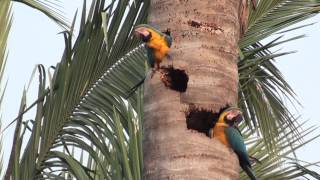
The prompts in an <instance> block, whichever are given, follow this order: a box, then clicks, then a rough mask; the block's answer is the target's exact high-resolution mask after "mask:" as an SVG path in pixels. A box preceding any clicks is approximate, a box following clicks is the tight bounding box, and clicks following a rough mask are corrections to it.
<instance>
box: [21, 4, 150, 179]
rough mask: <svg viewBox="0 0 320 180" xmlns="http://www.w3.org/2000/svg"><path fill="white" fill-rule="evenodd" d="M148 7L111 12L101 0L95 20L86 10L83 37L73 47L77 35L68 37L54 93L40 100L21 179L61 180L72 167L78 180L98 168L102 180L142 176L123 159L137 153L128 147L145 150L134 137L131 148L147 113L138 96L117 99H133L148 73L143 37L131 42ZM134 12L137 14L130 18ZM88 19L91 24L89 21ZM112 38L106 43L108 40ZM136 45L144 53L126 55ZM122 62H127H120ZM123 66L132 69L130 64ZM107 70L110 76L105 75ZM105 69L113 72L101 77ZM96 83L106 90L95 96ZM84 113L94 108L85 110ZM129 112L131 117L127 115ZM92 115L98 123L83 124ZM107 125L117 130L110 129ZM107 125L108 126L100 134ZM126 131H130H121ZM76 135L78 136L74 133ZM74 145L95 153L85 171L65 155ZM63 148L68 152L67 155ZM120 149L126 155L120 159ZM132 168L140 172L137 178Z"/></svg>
mask: <svg viewBox="0 0 320 180" xmlns="http://www.w3.org/2000/svg"><path fill="white" fill-rule="evenodd" d="M148 6H149V3H144V2H143V1H135V5H132V2H131V1H130V0H128V1H121V2H119V3H117V2H115V1H113V2H111V4H110V6H109V7H108V8H107V9H104V1H99V0H97V1H94V2H93V4H92V6H91V9H90V11H89V14H88V16H86V14H85V13H86V10H85V9H84V10H83V14H82V22H81V25H80V26H81V27H80V32H79V35H78V37H77V39H76V41H75V43H74V44H71V42H72V39H71V38H72V36H71V34H72V32H68V31H66V32H64V33H63V34H64V37H65V44H66V48H65V52H64V55H63V57H62V60H61V62H60V63H58V64H57V66H56V68H55V73H54V75H53V78H52V82H51V84H52V86H51V89H49V92H50V93H49V94H48V95H46V96H45V98H44V99H43V98H42V101H37V111H36V112H37V114H36V117H35V119H33V120H32V121H31V122H32V124H30V123H29V126H31V129H32V131H31V136H30V138H27V137H25V138H26V141H27V145H26V147H25V151H24V152H23V153H22V154H21V156H20V159H21V160H20V163H19V165H20V166H19V176H20V177H24V178H27V179H34V178H42V177H48V176H51V177H52V176H56V177H58V176H61V175H62V174H63V173H62V172H64V171H67V170H68V172H69V173H70V172H71V174H72V176H76V177H77V178H79V179H87V177H93V175H92V173H93V171H94V172H96V171H99V172H101V173H102V174H101V176H103V177H105V178H109V179H110V177H111V176H121V175H122V174H123V173H124V172H125V173H126V174H127V175H128V178H130V177H131V176H133V177H138V176H140V173H136V172H137V171H136V170H137V169H139V166H138V167H136V166H135V164H133V163H135V162H131V161H130V162H129V163H128V161H127V162H125V161H124V160H125V158H124V157H123V156H124V155H126V152H127V151H128V150H129V149H130V148H128V147H131V146H139V148H140V150H141V144H139V143H141V140H135V141H133V140H134V139H133V138H132V143H133V144H132V145H130V144H128V143H129V142H128V135H130V136H131V134H134V133H136V132H138V131H137V128H136V126H138V124H141V123H138V122H136V121H137V117H136V116H139V117H141V114H140V113H138V112H142V111H141V110H139V109H138V108H141V98H139V99H137V98H136V96H134V97H132V98H131V99H130V102H128V103H129V104H128V105H127V104H126V103H124V102H121V101H122V98H120V96H118V95H117V94H120V95H121V92H122V95H126V94H125V93H126V92H127V91H128V90H129V89H130V87H132V86H133V85H134V83H135V82H136V81H138V80H140V79H141V78H142V77H143V76H144V60H145V56H144V52H143V48H142V46H139V47H137V46H138V40H136V39H133V38H132V32H131V31H132V27H133V26H134V25H135V24H140V23H144V22H145V21H146V12H147V9H148ZM84 7H85V6H84ZM103 12H106V13H107V17H108V18H104V19H106V20H107V22H103V23H102V17H101V14H102V13H103ZM127 13H128V14H131V16H126V15H127ZM85 19H87V20H86V21H84V20H85ZM102 24H108V26H107V27H106V26H105V27H102ZM71 30H72V28H71ZM105 36H107V38H104V37H105ZM106 39H107V43H106V42H105V40H106ZM107 44H108V45H107ZM133 47H137V49H134V50H133V51H132V52H130V53H129V54H128V55H126V53H127V52H129V50H130V49H133ZM135 52H136V53H135ZM126 57H130V61H124V59H126ZM118 59H120V60H119V61H118V62H117V63H116V61H117V60H118ZM124 65H129V69H124V73H125V74H126V75H123V74H121V73H119V72H118V71H114V70H115V69H117V68H118V66H124ZM124 67H126V68H128V66H124ZM108 69H109V71H106V70H108ZM104 71H106V74H105V75H104V76H101V74H104ZM39 72H40V77H41V79H40V82H41V83H40V85H39V98H41V97H42V96H43V95H44V94H45V93H46V92H47V91H48V90H47V89H46V82H45V80H44V79H45V73H44V71H43V68H41V67H39ZM109 73H112V77H114V79H113V81H114V84H112V83H110V82H109V80H108V81H106V80H104V78H109V76H108V74H109ZM128 75H129V76H128ZM105 76H106V77H105ZM124 76H125V77H124ZM97 80H98V82H100V81H102V82H101V84H106V85H105V87H104V86H100V85H97V84H96V81H97ZM104 81H106V82H104ZM96 86H98V87H99V88H97V90H95V91H94V92H93V90H92V88H94V87H96ZM89 95H90V98H89V97H88V96H89ZM83 102H85V103H83ZM90 103H93V105H90ZM99 105H100V106H99ZM101 107H103V108H101ZM90 108H91V109H90ZM82 109H84V110H87V111H85V112H82ZM133 109H135V111H133ZM93 110H95V111H93ZM126 112H127V115H126V116H127V117H125V116H124V115H125V114H126ZM136 112H137V113H138V114H136ZM88 116H89V117H90V118H91V119H83V117H86V118H88ZM111 117H113V118H111ZM92 118H93V119H94V120H96V121H97V122H99V121H98V120H99V118H100V124H98V123H97V122H95V121H92ZM114 118H115V119H118V120H119V121H116V122H112V121H115V119H114ZM130 118H131V119H130ZM132 119H136V120H135V121H134V123H133V122H131V121H132ZM139 119H141V118H139ZM130 120H131V121H130ZM130 122H131V124H130ZM102 123H105V124H102ZM108 123H113V125H112V126H110V125H109V124H108ZM114 123H115V124H114ZM101 126H102V127H103V128H104V129H101ZM109 126H110V127H111V128H112V129H111V130H110V132H107V129H105V128H110V127H109ZM91 128H95V129H94V130H96V131H98V129H100V131H101V134H100V133H99V138H98V139H97V138H95V137H94V135H96V134H95V133H94V134H92V133H91V132H92V129H91ZM96 128H98V129H96ZM122 128H124V129H125V131H126V132H124V131H123V130H121V129H122ZM74 131H75V132H77V133H79V134H74V133H75V132H74ZM90 133H91V134H90ZM111 133H112V134H111ZM88 134H89V135H90V137H88ZM81 136H82V138H81ZM137 136H138V135H137ZM114 137H118V138H119V139H118V140H116V141H115V142H116V144H113V145H112V146H111V145H110V143H111V142H112V141H114ZM83 138H87V139H86V140H84V139H83ZM88 138H89V139H88ZM100 138H102V139H100ZM139 138H141V135H139ZM88 140H91V144H90V145H89V146H86V143H87V142H88ZM103 140H106V141H110V142H104V141H103ZM121 140H122V141H121ZM130 142H131V141H130ZM117 143H120V144H117ZM108 144H109V145H108ZM69 145H71V146H74V148H79V147H82V149H83V152H84V153H89V154H90V158H91V160H88V162H86V163H87V164H86V166H84V165H83V164H82V163H80V162H78V161H77V160H76V159H75V158H74V157H72V156H71V154H72V153H71V154H70V155H69V153H64V152H68V151H67V150H66V147H68V146H69ZM79 145H81V146H79ZM101 145H104V146H103V147H104V148H101ZM128 145H129V146H128ZM63 148H64V149H65V151H63V150H62V149H63ZM116 148H118V149H116ZM131 149H132V148H131ZM108 151H109V152H108ZM69 152H70V151H69ZM120 152H121V154H118V156H115V155H116V154H117V153H120ZM108 153H109V154H108ZM128 153H129V154H130V156H132V157H134V156H133V155H135V156H136V158H138V159H140V158H141V152H140V151H138V150H136V149H132V150H129V151H128ZM120 155H121V156H120ZM97 157H98V158H97ZM108 157H112V158H115V159H114V160H115V161H111V160H110V159H108ZM98 160H99V161H98ZM117 162H124V164H123V166H122V165H119V164H118V163H117ZM140 162H142V161H141V160H140ZM110 163H111V164H110ZM56 167H61V169H60V172H55V171H57V169H56ZM105 167H112V172H110V168H107V169H106V168H105ZM129 168H133V169H134V170H135V171H134V172H133V173H132V174H131V175H130V172H131V170H129ZM69 173H64V174H69Z"/></svg>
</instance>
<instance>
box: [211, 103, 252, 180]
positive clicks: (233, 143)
mask: <svg viewBox="0 0 320 180" xmlns="http://www.w3.org/2000/svg"><path fill="white" fill-rule="evenodd" d="M242 120H243V116H242V113H241V111H240V110H239V109H238V108H235V107H230V108H228V109H226V110H224V111H223V112H222V113H221V114H220V116H219V119H218V121H217V123H216V124H215V126H214V128H213V129H210V132H209V136H210V137H214V138H217V139H218V140H219V141H220V142H221V143H223V144H224V145H226V146H227V147H229V148H231V149H232V150H233V151H234V152H235V153H236V154H237V156H238V159H239V163H240V166H241V168H242V169H243V170H244V171H245V172H246V173H247V175H248V176H249V177H250V179H251V180H256V179H257V178H256V176H255V175H254V173H253V171H252V169H251V163H250V158H249V155H248V152H247V149H246V146H245V144H244V140H243V137H242V135H241V133H240V131H239V129H238V128H237V125H238V124H239V123H240V122H241V121H242Z"/></svg>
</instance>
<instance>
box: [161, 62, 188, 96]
mask: <svg viewBox="0 0 320 180" xmlns="http://www.w3.org/2000/svg"><path fill="white" fill-rule="evenodd" d="M160 73H161V77H160V78H161V81H162V82H163V84H164V85H165V86H166V87H168V88H170V89H172V90H175V91H179V92H186V90H187V86H188V81H189V77H188V75H187V74H186V72H185V70H181V69H174V68H173V67H172V66H169V67H162V68H161V71H160Z"/></svg>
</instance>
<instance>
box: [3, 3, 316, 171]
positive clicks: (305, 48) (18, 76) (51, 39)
mask: <svg viewBox="0 0 320 180" xmlns="http://www.w3.org/2000/svg"><path fill="white" fill-rule="evenodd" d="M63 7H65V8H64V10H63V11H64V12H66V14H65V15H66V16H67V17H68V19H69V20H70V21H71V20H72V19H73V16H74V14H75V11H76V9H77V8H79V10H81V7H82V0H73V1H64V2H63ZM78 14H81V13H78ZM13 15H14V19H13V23H12V27H11V32H10V36H9V42H8V50H9V57H8V62H7V66H6V73H5V79H4V80H8V85H7V90H6V92H5V98H4V102H3V105H2V109H1V113H2V124H3V127H5V126H6V125H7V124H8V123H9V122H11V121H12V120H13V119H14V118H15V117H16V116H17V114H18V109H19V104H20V100H21V96H22V91H23V88H24V87H26V86H27V85H28V82H29V79H30V76H31V74H32V71H33V70H34V68H35V66H36V64H43V65H44V66H45V67H46V68H48V67H50V66H51V65H54V66H55V64H56V63H57V62H59V61H60V59H61V56H62V53H63V49H64V40H63V35H61V34H58V33H59V32H61V31H63V29H61V28H60V27H59V26H57V24H55V23H54V22H53V21H51V20H50V19H48V18H47V17H46V16H45V15H43V14H42V13H40V12H37V11H35V10H34V9H31V8H29V7H27V6H25V5H23V4H20V3H14V5H13ZM312 22H319V23H317V24H315V25H313V26H310V27H306V28H303V29H300V30H296V31H294V32H290V33H287V34H286V36H285V37H284V38H289V37H292V36H295V35H301V34H305V35H307V37H306V38H304V39H300V40H297V41H294V42H290V43H287V44H285V45H281V47H280V48H281V51H282V52H285V51H293V50H298V52H297V53H295V54H293V55H287V56H284V57H280V58H277V65H278V68H279V69H280V70H281V71H282V73H283V75H284V76H285V79H286V80H287V81H288V82H289V84H290V85H291V86H292V88H293V89H294V91H295V92H296V94H297V96H298V100H299V101H300V103H301V105H302V106H301V107H297V111H296V110H294V109H292V110H293V113H294V114H296V115H299V114H301V122H302V121H304V120H308V123H307V125H306V126H305V127H310V126H312V125H316V126H319V125H320V121H319V117H318V114H317V113H316V112H318V109H317V108H318V107H319V102H320V80H319V78H320V70H319V67H320V61H319V57H320V56H319V55H320V46H319V42H320V16H319V15H318V16H316V17H314V18H312V19H309V20H307V21H305V22H303V23H302V24H308V23H312ZM37 85H38V81H37V74H36V76H35V77H34V80H33V81H32V84H31V87H30V89H29V90H28V91H29V93H28V97H27V102H28V104H31V103H32V102H33V101H34V100H35V99H36V94H37ZM32 114H33V113H32V111H31V112H30V113H28V114H27V115H26V119H28V118H33V116H32ZM13 130H14V126H11V127H10V128H9V129H8V130H7V131H5V133H4V137H3V138H4V141H3V147H4V159H5V163H4V166H6V165H7V160H8V157H9V155H10V149H11V146H12V137H13ZM316 133H317V134H320V129H318V130H317V131H316ZM316 133H314V134H313V135H316ZM310 137H311V136H310ZM319 152H320V139H317V140H315V141H313V142H311V143H309V144H308V145H306V146H304V147H303V148H301V149H300V150H299V151H298V157H299V158H300V159H303V160H306V161H309V162H317V161H318V162H319V161H320V155H319ZM316 170H319V171H320V168H317V169H316Z"/></svg>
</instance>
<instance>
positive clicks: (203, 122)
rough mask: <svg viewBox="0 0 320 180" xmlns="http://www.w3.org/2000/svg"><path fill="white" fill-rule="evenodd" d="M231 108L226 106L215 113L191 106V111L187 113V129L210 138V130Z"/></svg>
mask: <svg viewBox="0 0 320 180" xmlns="http://www.w3.org/2000/svg"><path fill="white" fill-rule="evenodd" d="M229 107H230V106H229V105H226V106H225V107H223V108H221V109H220V110H219V111H218V112H213V111H211V110H206V109H200V108H197V107H194V106H192V105H191V106H189V110H188V111H187V112H186V121H187V128H188V129H193V130H196V131H198V132H200V133H204V134H206V135H207V136H208V133H209V130H210V128H213V127H214V125H215V123H216V122H217V121H218V118H219V115H220V114H221V113H222V112H223V111H224V110H225V109H227V108H229Z"/></svg>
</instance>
